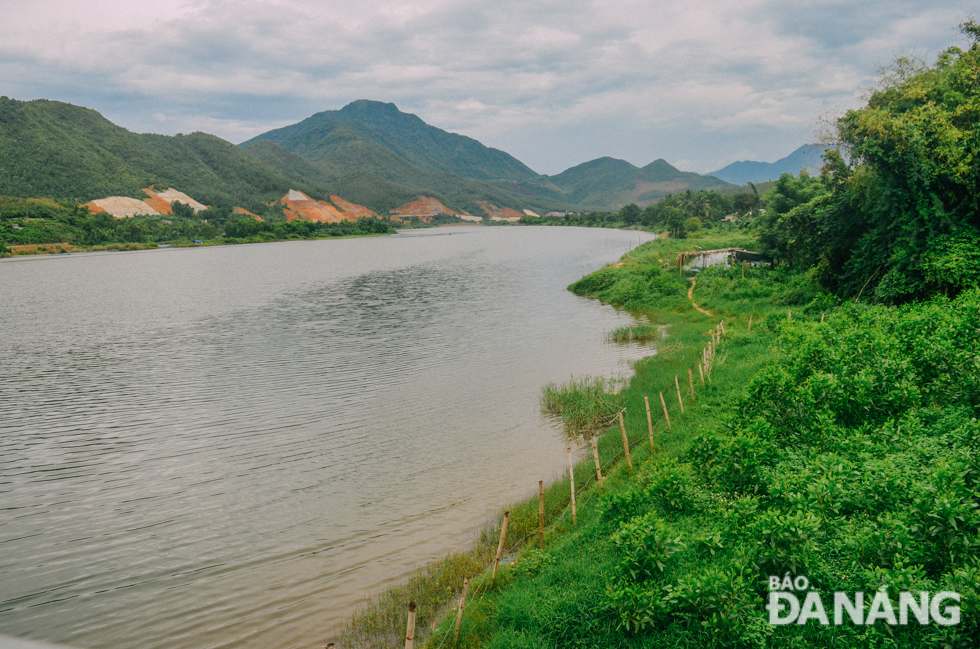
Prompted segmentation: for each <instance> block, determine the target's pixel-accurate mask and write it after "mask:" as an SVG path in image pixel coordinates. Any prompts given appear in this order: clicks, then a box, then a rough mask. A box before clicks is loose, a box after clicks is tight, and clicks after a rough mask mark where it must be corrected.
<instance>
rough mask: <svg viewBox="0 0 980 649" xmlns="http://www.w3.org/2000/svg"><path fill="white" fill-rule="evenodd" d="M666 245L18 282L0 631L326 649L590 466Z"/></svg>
mask: <svg viewBox="0 0 980 649" xmlns="http://www.w3.org/2000/svg"><path fill="white" fill-rule="evenodd" d="M647 238H649V235H645V234H641V233H636V232H623V231H617V230H600V229H580V228H513V227H511V228H506V227H500V228H489V227H482V228H481V227H458V228H440V229H434V230H424V231H413V232H403V233H401V234H398V235H394V236H390V237H381V238H368V239H350V240H340V241H308V242H307V241H301V242H287V243H276V244H263V245H248V246H222V247H212V248H196V249H172V250H160V251H147V252H138V253H106V254H83V255H71V256H63V257H59V258H34V259H15V260H5V261H3V262H0V334H2V335H0V633H3V634H7V635H13V636H19V637H24V638H31V639H35V640H46V641H53V642H63V643H66V644H70V645H73V646H77V647H103V648H111V649H124V648H130V647H132V648H136V647H139V648H140V649H156V648H161V649H162V648H164V647H166V648H168V649H181V648H185V647H186V648H194V649H200V648H202V647H233V646H234V647H246V648H249V647H263V648H267V647H308V646H311V645H315V644H317V643H322V641H323V640H324V639H325V638H329V637H330V635H331V633H332V632H333V630H334V629H335V628H336V626H337V625H338V624H340V623H341V622H342V621H343V620H344V619H346V618H347V617H348V616H349V615H350V614H351V612H352V611H353V610H355V609H356V607H357V606H359V605H361V604H363V602H364V600H365V597H368V596H371V595H376V594H377V593H378V592H380V591H381V590H382V589H383V588H384V587H385V586H386V585H389V584H391V583H394V582H397V581H401V580H403V579H405V578H406V577H407V575H409V574H410V573H411V572H412V571H413V570H415V569H417V568H418V567H420V566H423V565H425V564H427V563H429V562H431V561H432V560H434V559H436V558H438V557H440V556H442V555H444V554H445V553H446V552H447V551H450V550H452V549H457V548H460V547H462V546H465V545H466V544H468V543H470V542H471V540H472V538H473V534H474V531H475V530H477V529H478V528H479V527H480V526H481V525H483V524H484V522H485V520H486V517H487V515H488V514H489V513H490V512H493V511H495V510H497V509H498V508H499V507H500V506H502V505H504V504H506V503H508V502H510V501H513V500H515V499H517V498H520V497H522V496H525V495H527V494H528V493H529V492H530V491H531V490H533V489H534V488H536V486H537V481H538V480H539V479H548V478H551V477H552V476H554V475H555V474H556V473H557V472H558V471H559V470H560V468H561V466H562V465H563V461H562V460H563V451H564V449H563V446H562V445H561V443H560V442H559V441H558V439H557V437H556V435H555V433H554V432H553V431H552V430H551V428H550V427H549V425H548V423H547V422H545V421H543V420H542V419H541V416H540V413H539V408H538V402H537V398H538V393H539V390H540V387H541V386H542V385H544V384H545V383H547V382H549V381H561V380H564V379H567V378H568V377H569V375H571V374H576V375H578V374H586V373H588V374H606V375H610V374H615V373H625V372H627V371H628V369H629V368H628V364H627V361H628V360H629V359H633V358H637V357H639V356H641V355H642V354H643V353H645V352H644V350H642V349H640V348H636V347H621V346H615V345H610V344H607V343H605V342H604V338H603V336H604V334H605V333H606V332H607V331H609V330H610V329H612V328H614V327H616V326H619V325H622V324H624V323H626V322H628V321H629V320H630V319H629V317H628V316H626V315H624V314H621V313H617V312H616V311H614V310H613V309H611V308H608V307H603V306H601V305H600V304H598V303H597V302H595V301H593V300H588V299H583V298H579V297H576V296H574V295H572V294H571V293H569V292H568V291H566V290H565V287H566V286H567V285H568V284H569V283H571V282H573V281H575V280H576V279H578V278H579V277H581V276H582V275H584V274H586V273H588V272H591V271H592V270H595V269H596V268H598V267H599V266H601V265H602V264H604V263H608V262H611V261H615V260H616V259H617V258H619V256H620V255H622V254H623V253H624V252H625V251H626V250H627V248H628V247H630V246H631V245H632V246H635V245H636V244H637V243H638V242H639V241H642V240H646V239H647Z"/></svg>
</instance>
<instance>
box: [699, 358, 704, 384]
mask: <svg viewBox="0 0 980 649" xmlns="http://www.w3.org/2000/svg"><path fill="white" fill-rule="evenodd" d="M698 374H700V375H701V387H704V367H703V366H702V365H701V363H698Z"/></svg>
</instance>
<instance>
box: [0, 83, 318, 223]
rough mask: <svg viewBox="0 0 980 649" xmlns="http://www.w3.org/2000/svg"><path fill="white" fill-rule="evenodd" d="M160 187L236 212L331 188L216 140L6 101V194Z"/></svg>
mask: <svg viewBox="0 0 980 649" xmlns="http://www.w3.org/2000/svg"><path fill="white" fill-rule="evenodd" d="M154 184H156V185H159V186H160V187H161V188H162V187H174V188H176V189H178V190H180V191H182V192H185V193H186V194H188V195H190V196H193V197H194V198H196V199H197V200H199V201H201V202H202V203H205V204H208V205H224V206H228V207H231V206H233V205H244V206H246V207H247V206H248V204H249V203H250V202H251V203H254V202H255V201H258V200H261V199H266V200H268V199H273V200H274V199H275V198H278V197H279V196H281V195H282V194H284V193H285V192H287V191H288V190H289V189H291V188H296V189H300V190H303V191H306V192H307V193H313V194H318V195H320V196H323V195H324V191H323V190H324V186H323V185H318V184H316V183H310V182H307V181H306V179H305V178H303V177H300V176H299V175H297V174H295V173H290V172H288V171H284V170H282V169H280V168H274V167H273V166H270V165H267V164H266V163H264V162H262V161H260V160H259V159H258V158H256V157H255V156H253V155H251V154H249V153H247V152H246V151H243V150H242V149H241V148H239V147H236V146H235V145H234V144H232V143H230V142H226V141H225V140H222V139H221V138H219V137H216V136H214V135H208V134H207V133H191V134H190V135H176V136H169V135H155V134H139V133H132V132H131V131H128V130H126V129H125V128H123V127H121V126H117V125H115V124H113V123H112V122H110V121H109V120H107V119H106V118H105V117H103V116H102V115H100V114H99V113H98V112H96V111H94V110H92V109H90V108H83V107H80V106H74V105H72V104H66V103H63V102H58V101H49V100H45V99H37V100H33V101H18V100H15V99H8V98H7V97H0V194H2V195H8V196H19V197H48V198H72V199H75V200H78V201H80V202H86V201H90V200H93V199H98V198H103V197H106V196H112V195H119V196H129V197H132V198H140V199H141V198H142V197H143V195H144V194H143V192H142V191H141V189H142V188H143V187H149V186H152V185H154Z"/></svg>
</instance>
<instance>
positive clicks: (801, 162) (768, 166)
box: [708, 144, 828, 185]
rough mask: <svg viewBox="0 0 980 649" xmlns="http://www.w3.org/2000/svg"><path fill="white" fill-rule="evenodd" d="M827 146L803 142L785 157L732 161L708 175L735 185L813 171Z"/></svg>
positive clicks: (815, 170)
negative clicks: (764, 160)
mask: <svg viewBox="0 0 980 649" xmlns="http://www.w3.org/2000/svg"><path fill="white" fill-rule="evenodd" d="M827 148H828V147H826V146H822V145H819V144H804V145H803V146H801V147H799V148H798V149H796V151H793V152H792V153H790V154H789V155H788V156H786V157H785V158H780V159H779V160H776V161H775V162H755V161H753V160H743V161H741V162H733V163H731V164H730V165H727V166H725V167H722V168H721V169H719V170H718V171H712V172H711V173H709V174H708V175H709V176H715V177H717V178H721V179H722V180H727V181H728V182H730V183H734V184H736V185H744V184H745V183H750V182H751V183H762V182H766V181H767V180H776V179H777V178H779V177H780V176H781V175H782V174H793V175H794V176H795V175H797V174H799V173H800V170H801V169H806V170H807V171H808V172H810V173H815V172H817V171H819V170H820V167H821V166H822V165H823V162H822V157H823V153H824V150H825V149H827Z"/></svg>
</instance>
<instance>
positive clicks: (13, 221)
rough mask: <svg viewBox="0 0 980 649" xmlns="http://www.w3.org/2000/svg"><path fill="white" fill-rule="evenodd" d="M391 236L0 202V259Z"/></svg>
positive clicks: (347, 226)
mask: <svg viewBox="0 0 980 649" xmlns="http://www.w3.org/2000/svg"><path fill="white" fill-rule="evenodd" d="M181 208H183V209H181ZM276 216H278V218H279V220H278V221H274V220H272V219H273V218H274V217H276ZM398 225H403V224H398ZM416 225H419V224H416ZM394 231H395V229H394V227H393V223H392V222H391V221H389V220H387V219H376V218H361V219H358V220H357V221H341V222H340V223H314V222H311V221H292V222H289V223H287V222H286V221H285V220H284V218H283V216H282V214H281V213H280V214H278V215H275V214H268V215H267V219H266V220H263V221H259V220H256V219H255V218H254V217H252V216H249V215H246V214H236V213H234V212H232V210H231V209H226V208H210V209H207V210H203V211H200V212H197V213H196V214H195V213H194V211H193V210H192V209H190V208H189V207H187V206H186V205H183V204H181V203H175V204H174V213H173V214H168V215H165V216H160V215H155V216H136V217H132V218H128V219H115V218H113V217H111V216H110V215H108V214H106V213H104V212H103V213H99V214H92V213H91V212H89V210H88V209H87V208H86V207H85V206H82V205H79V204H78V203H74V202H72V201H64V200H62V201H55V200H51V199H37V198H12V197H9V196H0V255H6V254H36V253H38V252H42V253H43V252H72V251H76V250H99V249H102V250H105V249H139V248H153V247H156V246H157V245H159V244H164V243H167V244H177V245H180V244H190V243H193V242H195V241H197V242H205V243H251V242H261V241H280V240H287V239H316V238H330V237H350V236H367V235H374V234H388V233H392V232H394Z"/></svg>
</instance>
